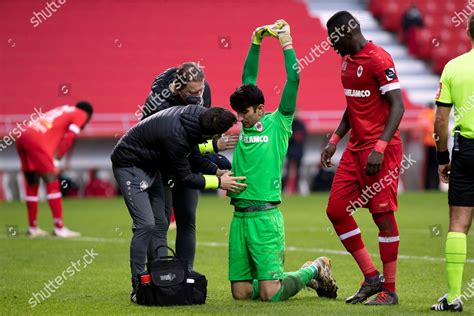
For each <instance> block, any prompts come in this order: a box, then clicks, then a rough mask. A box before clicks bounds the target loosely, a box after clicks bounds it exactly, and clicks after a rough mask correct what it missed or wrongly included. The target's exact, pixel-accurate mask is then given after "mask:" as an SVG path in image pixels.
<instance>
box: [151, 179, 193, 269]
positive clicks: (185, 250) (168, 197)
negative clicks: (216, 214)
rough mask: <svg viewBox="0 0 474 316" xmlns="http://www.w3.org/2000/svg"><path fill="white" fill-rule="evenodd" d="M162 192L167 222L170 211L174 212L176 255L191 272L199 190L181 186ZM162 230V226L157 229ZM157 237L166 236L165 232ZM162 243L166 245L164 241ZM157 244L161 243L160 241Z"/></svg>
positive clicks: (161, 232)
mask: <svg viewBox="0 0 474 316" xmlns="http://www.w3.org/2000/svg"><path fill="white" fill-rule="evenodd" d="M164 191H165V213H166V215H167V216H168V222H169V220H170V216H171V210H174V216H175V219H176V249H175V250H176V255H177V256H178V257H179V258H181V259H183V260H187V261H188V268H189V270H192V269H193V265H194V257H195V255H196V209H197V204H198V198H199V190H194V189H189V188H186V187H182V186H175V187H173V188H170V187H168V186H165V188H164ZM162 228H163V226H160V228H159V229H162ZM157 236H166V232H164V231H160V232H159V233H158V234H157ZM164 242H165V243H166V241H164ZM159 243H163V242H162V241H160V242H159ZM160 255H161V254H160Z"/></svg>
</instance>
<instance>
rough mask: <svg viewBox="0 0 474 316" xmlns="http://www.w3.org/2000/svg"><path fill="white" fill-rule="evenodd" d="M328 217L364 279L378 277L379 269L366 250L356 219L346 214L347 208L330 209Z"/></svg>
mask: <svg viewBox="0 0 474 316" xmlns="http://www.w3.org/2000/svg"><path fill="white" fill-rule="evenodd" d="M327 215H328V217H329V219H330V220H331V222H332V224H333V226H334V229H335V230H336V232H337V234H338V236H339V239H341V241H342V244H343V245H344V247H345V248H346V250H347V251H348V252H349V253H350V254H351V255H352V257H354V259H355V261H356V262H357V264H358V265H359V268H360V270H361V271H362V273H363V274H364V277H365V278H366V279H367V278H371V277H374V276H376V275H378V274H379V273H378V271H377V268H376V267H375V265H374V262H373V261H372V259H371V258H370V255H369V252H368V251H367V249H366V248H365V245H364V242H363V241H362V237H361V234H360V229H359V226H358V225H357V223H356V221H355V220H354V218H353V217H352V216H350V215H349V213H347V212H346V209H345V208H341V209H340V210H335V209H334V208H329V207H328V210H327Z"/></svg>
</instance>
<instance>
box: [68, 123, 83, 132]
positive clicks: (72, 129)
mask: <svg viewBox="0 0 474 316" xmlns="http://www.w3.org/2000/svg"><path fill="white" fill-rule="evenodd" d="M69 130H70V131H72V132H73V133H74V134H76V135H77V134H79V133H80V132H81V128H80V127H79V126H77V125H76V124H71V125H69Z"/></svg>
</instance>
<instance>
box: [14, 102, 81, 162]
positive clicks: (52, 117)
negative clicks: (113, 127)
mask: <svg viewBox="0 0 474 316" xmlns="http://www.w3.org/2000/svg"><path fill="white" fill-rule="evenodd" d="M86 121H87V113H86V112H85V111H83V110H81V109H78V108H76V107H75V106H70V105H63V106H60V107H57V108H54V109H52V110H50V111H48V112H46V113H44V115H42V116H41V117H40V119H39V120H38V121H35V122H31V123H32V124H31V125H29V126H28V128H27V130H26V132H25V135H24V136H26V137H27V138H29V139H32V140H34V141H35V142H36V143H39V144H41V147H42V149H43V150H45V151H46V152H47V153H48V154H50V155H54V154H55V152H56V150H57V148H58V146H59V144H60V143H61V140H62V139H63V137H64V135H65V134H66V133H67V132H68V131H72V132H73V133H74V134H76V135H77V134H79V133H80V132H81V129H82V128H83V127H84V125H85V123H86ZM22 138H23V136H22Z"/></svg>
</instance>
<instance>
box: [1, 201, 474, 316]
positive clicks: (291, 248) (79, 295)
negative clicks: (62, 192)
mask: <svg viewBox="0 0 474 316" xmlns="http://www.w3.org/2000/svg"><path fill="white" fill-rule="evenodd" d="M326 203H327V194H318V195H311V196H308V197H296V196H295V197H285V198H284V201H283V204H282V206H281V209H282V211H283V213H284V216H285V222H286V245H287V248H288V250H287V252H286V266H285V268H286V270H288V271H292V270H296V269H298V268H299V267H300V266H301V264H302V263H304V262H305V261H307V260H312V259H314V258H316V257H318V256H321V255H327V256H329V257H330V258H331V259H332V261H333V268H334V274H335V277H336V279H337V281H338V284H339V296H338V298H337V300H328V299H322V298H318V297H316V294H315V293H314V292H312V291H310V290H303V291H302V292H300V293H299V294H297V295H296V296H295V297H293V298H291V299H290V300H288V301H286V302H281V303H263V302H235V301H233V300H232V298H231V295H230V290H229V282H228V281H227V238H228V231H229V222H230V219H231V216H232V209H231V207H230V206H229V204H228V200H227V199H225V198H219V197H215V196H212V197H211V196H203V197H202V198H201V199H200V202H199V208H198V215H197V218H198V223H197V240H198V247H197V255H196V263H195V269H196V270H197V271H199V272H201V273H204V274H205V275H206V276H207V278H208V279H209V286H208V300H207V303H206V304H205V305H203V306H186V307H165V308H160V307H142V306H136V305H134V304H131V303H130V301H129V290H130V283H129V263H128V254H129V241H130V236H131V231H130V227H131V220H130V218H129V215H128V212H127V210H126V208H125V205H124V203H123V202H122V200H121V199H119V198H117V199H112V200H101V199H95V200H65V201H64V213H65V221H66V224H67V225H68V226H69V227H70V228H72V229H74V230H78V231H80V232H81V233H82V235H83V237H81V238H79V239H76V240H58V239H55V238H53V237H49V238H43V239H35V240H30V239H28V238H27V237H26V236H25V231H26V225H27V220H26V208H25V206H24V205H23V203H19V202H16V203H2V204H0V224H1V227H0V228H1V229H2V234H1V236H0V291H1V296H0V314H1V315H25V314H44V315H52V314H63V315H64V314H67V315H96V314H97V315H99V314H100V315H118V314H123V315H131V314H152V313H154V314H158V313H159V314H161V313H167V314H168V315H184V314H219V315H227V314H239V315H244V314H253V315H260V314H272V315H367V314H373V315H423V314H426V315H429V314H431V315H434V314H435V313H433V312H429V307H430V306H431V304H432V303H434V302H435V300H436V299H437V298H438V297H439V296H440V295H442V294H443V293H445V291H446V278H445V267H444V262H443V261H444V259H443V257H444V243H445V237H446V233H447V229H448V216H447V214H448V211H447V196H446V194H444V193H407V194H402V195H401V196H400V198H399V204H400V211H399V212H398V213H397V218H398V221H399V227H400V236H401V244H400V255H401V257H400V260H399V269H398V293H399V297H400V305H398V306H392V307H381V308H380V307H368V306H363V305H356V306H352V305H351V306H348V305H346V304H345V303H344V300H345V298H346V297H348V296H349V295H351V294H353V293H354V292H355V291H356V290H357V288H358V287H359V283H360V281H361V280H362V277H361V273H360V272H359V270H358V268H357V266H356V264H355V262H354V261H353V260H352V257H350V256H349V255H347V254H346V253H344V248H343V247H342V245H341V243H340V241H339V239H338V237H337V236H336V234H335V233H334V231H333V229H332V226H331V224H330V222H329V220H328V219H327V217H326V214H325V208H326ZM354 216H355V217H356V219H357V221H358V223H359V225H360V227H361V230H362V233H363V238H364V241H365V242H366V245H367V248H368V249H369V251H370V253H372V254H377V253H378V244H377V230H376V227H375V224H374V223H373V222H372V219H371V217H370V215H369V214H368V212H367V211H366V210H365V209H362V210H359V211H358V212H357V213H356V214H355V215H354ZM39 224H40V226H41V227H42V228H43V229H47V230H49V231H51V230H52V220H51V215H50V211H49V209H48V207H47V204H46V203H44V202H43V203H41V204H40V215H39ZM10 225H12V226H10ZM15 232H16V235H15V236H12V235H14V234H15ZM174 234H175V233H174V232H171V233H170V235H169V239H170V240H174V236H175V235H174ZM470 237H472V234H471V236H470ZM171 246H173V244H171ZM90 249H93V250H94V252H96V253H98V256H97V257H96V259H95V260H93V261H92V262H91V263H90V264H89V265H87V267H84V266H81V267H80V271H77V272H75V274H74V275H72V276H71V277H69V278H68V279H67V280H64V283H63V284H62V285H61V286H60V287H59V288H58V289H57V290H55V293H53V294H52V295H51V296H50V297H49V298H48V299H46V300H45V301H43V302H41V303H40V304H38V305H37V306H36V307H34V308H32V305H30V304H29V300H30V298H31V297H32V293H33V292H39V291H40V290H42V289H43V287H44V283H47V282H48V281H49V280H54V279H55V278H56V277H58V276H61V274H62V273H63V272H64V271H65V270H66V269H67V268H68V267H70V265H71V261H77V260H82V258H83V256H84V254H85V253H86V250H90ZM473 253H474V247H473V243H472V241H471V240H469V242H468V258H470V259H469V262H468V263H467V264H466V268H465V271H464V286H463V290H465V291H467V293H468V294H469V293H474V288H471V289H470V291H469V287H468V283H471V284H473V285H474V283H473V282H472V281H474V280H473V279H474V260H473V259H472V258H473V256H472V254H473ZM374 260H375V262H376V264H377V266H378V267H379V268H381V263H380V259H379V258H378V256H377V257H374ZM82 264H83V265H84V262H82ZM471 296H473V297H474V295H471ZM472 314H474V299H472V301H471V300H468V301H467V302H466V304H465V315H472Z"/></svg>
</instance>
